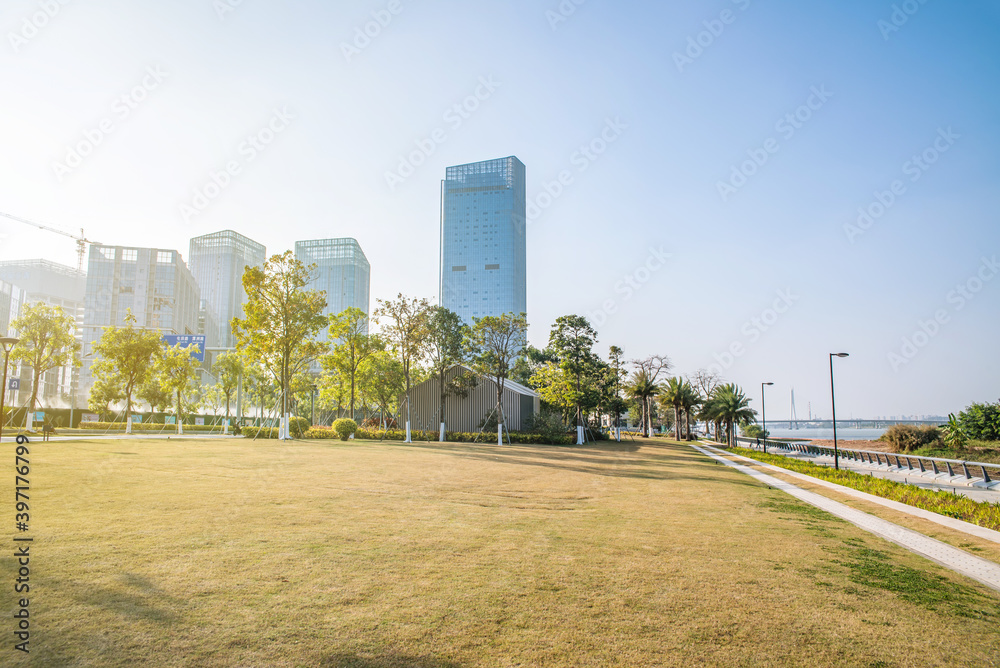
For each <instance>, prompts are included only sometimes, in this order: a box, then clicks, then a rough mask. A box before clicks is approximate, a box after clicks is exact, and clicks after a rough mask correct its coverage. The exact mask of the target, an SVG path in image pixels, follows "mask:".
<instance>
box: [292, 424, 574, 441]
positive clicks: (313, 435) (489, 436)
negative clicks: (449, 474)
mask: <svg viewBox="0 0 1000 668" xmlns="http://www.w3.org/2000/svg"><path fill="white" fill-rule="evenodd" d="M506 436H510V442H511V443H514V444H518V445H573V444H574V443H575V442H576V437H575V436H573V435H571V434H565V435H563V436H561V437H559V436H557V437H551V436H544V435H542V434H531V433H525V432H516V431H509V432H506V433H505V438H504V441H506V440H507V439H506ZM410 437H411V438H412V439H413V440H414V441H428V442H437V440H438V437H439V434H438V432H437V431H430V430H426V431H419V430H413V429H411V430H410ZM305 438H307V439H316V440H327V439H337V438H340V437H339V436H338V435H337V432H336V431H334V430H333V429H332V428H330V427H313V428H312V429H310V430H309V431H307V432H306V434H305ZM354 438H358V439H364V440H369V441H378V440H388V441H402V440H405V439H406V432H405V431H403V430H401V429H389V430H388V431H378V430H374V429H361V428H359V429H358V430H357V431H356V432H355V433H354ZM444 438H445V441H447V442H449V443H484V444H487V443H496V442H497V440H496V439H497V435H496V432H483V433H482V434H475V433H470V432H459V431H446V432H445V433H444Z"/></svg>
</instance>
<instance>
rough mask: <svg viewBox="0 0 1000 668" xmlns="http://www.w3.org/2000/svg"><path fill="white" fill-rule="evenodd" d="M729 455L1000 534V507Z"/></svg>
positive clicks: (796, 463) (788, 462) (782, 460)
mask: <svg viewBox="0 0 1000 668" xmlns="http://www.w3.org/2000/svg"><path fill="white" fill-rule="evenodd" d="M728 451H729V452H733V453H735V454H739V455H743V456H744V457H749V458H751V459H756V460H757V461H759V462H765V463H767V464H773V465H775V466H780V467H781V468H784V469H788V470H790V471H795V472H797V473H805V474H806V475H809V476H812V477H814V478H819V479H820V480H828V481H830V482H833V483H837V484H838V485H843V486H845V487H850V488H852V489H856V490H859V491H862V492H867V493H869V494H874V495H875V496H881V497H882V498H884V499H891V500H893V501H899V502H900V503H905V504H907V505H910V506H914V507H916V508H923V509H924V510H930V511H931V512H935V513H938V514H940V515H946V516H948V517H955V518H957V519H960V520H964V521H966V522H971V523H972V524H978V525H979V526H981V527H986V528H988V529H995V530H998V531H1000V503H989V502H985V501H983V502H979V501H973V500H972V499H970V498H968V497H967V496H961V495H960V494H953V493H952V492H945V491H935V490H930V489H923V488H921V487H916V486H914V485H907V484H906V483H902V482H895V481H893V480H886V479H884V478H876V477H875V476H867V475H862V474H860V473H855V472H854V471H847V470H845V469H840V470H839V471H838V470H836V469H832V468H828V467H826V466H820V465H818V464H813V463H812V462H806V461H802V460H800V459H792V458H790V457H783V456H781V455H772V454H770V453H768V454H766V455H765V454H763V453H761V452H758V451H757V450H747V449H745V448H729V449H728Z"/></svg>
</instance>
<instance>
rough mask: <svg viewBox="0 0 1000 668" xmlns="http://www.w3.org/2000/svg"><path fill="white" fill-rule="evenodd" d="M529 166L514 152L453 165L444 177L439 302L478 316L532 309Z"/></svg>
mask: <svg viewBox="0 0 1000 668" xmlns="http://www.w3.org/2000/svg"><path fill="white" fill-rule="evenodd" d="M524 222H525V170H524V164H523V163H522V162H521V161H520V160H518V159H517V158H515V157H513V156H511V157H508V158H500V159H497V160H487V161H485V162H474V163H471V164H468V165H458V166H456V167H449V168H448V169H447V171H446V172H445V180H444V181H442V183H441V280H440V287H439V290H440V293H439V294H440V303H441V305H442V306H444V307H446V308H449V309H451V310H452V311H454V312H455V313H457V314H459V315H460V316H461V317H462V319H463V320H464V321H465V322H466V323H469V324H472V319H473V318H481V317H483V316H487V315H494V316H498V315H503V314H504V313H518V314H519V313H524V312H525V311H526V310H527V270H526V264H527V247H526V244H525V229H524Z"/></svg>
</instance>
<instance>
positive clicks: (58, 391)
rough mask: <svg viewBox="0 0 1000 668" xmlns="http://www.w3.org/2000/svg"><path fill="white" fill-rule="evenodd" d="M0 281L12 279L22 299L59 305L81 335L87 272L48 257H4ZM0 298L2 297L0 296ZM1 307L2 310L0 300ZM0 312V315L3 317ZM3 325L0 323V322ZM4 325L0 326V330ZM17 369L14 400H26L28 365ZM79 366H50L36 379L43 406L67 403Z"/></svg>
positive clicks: (73, 393) (74, 390)
mask: <svg viewBox="0 0 1000 668" xmlns="http://www.w3.org/2000/svg"><path fill="white" fill-rule="evenodd" d="M0 281H3V282H6V283H12V284H14V285H16V286H18V287H19V288H21V289H22V290H23V303H24V304H34V303H39V302H41V303H44V304H49V305H51V306H61V307H62V309H63V311H65V312H66V313H67V314H68V315H69V316H70V317H72V318H73V319H74V320H75V321H76V329H75V335H76V337H77V339H79V338H80V337H81V334H82V326H83V294H84V290H85V289H86V286H87V274H85V273H84V272H82V271H80V270H78V269H75V268H73V267H67V266H65V265H62V264H57V263H55V262H50V261H49V260H6V261H3V262H0ZM0 300H2V298H0ZM0 310H3V306H2V304H0ZM2 317H3V316H2V314H0V319H2ZM0 325H2V323H0ZM6 329H7V327H4V326H0V331H5V330H6ZM22 367H23V368H21V369H20V370H19V371H18V374H19V376H20V380H21V384H20V385H21V390H20V391H19V392H17V393H15V395H14V397H13V401H14V402H15V403H16V404H22V403H26V401H27V397H29V396H30V393H31V389H32V388H31V383H30V380H31V376H32V374H31V369H30V367H29V366H27V365H22ZM79 379H80V370H79V367H75V366H73V365H72V364H70V365H67V366H65V367H60V368H58V369H50V370H49V371H47V372H46V373H44V374H43V375H42V377H41V378H40V379H39V388H38V398H39V400H40V401H41V402H42V404H43V405H45V406H66V405H69V404H70V403H71V401H72V397H73V396H75V394H76V390H77V387H78V385H79Z"/></svg>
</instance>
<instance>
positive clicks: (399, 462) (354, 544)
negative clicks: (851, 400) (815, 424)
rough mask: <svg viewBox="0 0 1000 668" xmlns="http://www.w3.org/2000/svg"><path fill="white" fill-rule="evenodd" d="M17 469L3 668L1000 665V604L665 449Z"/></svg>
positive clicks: (189, 458) (395, 448)
mask: <svg viewBox="0 0 1000 668" xmlns="http://www.w3.org/2000/svg"><path fill="white" fill-rule="evenodd" d="M31 450H32V453H31V462H32V464H31V484H32V492H31V529H32V530H31V535H32V536H34V539H35V542H34V543H33V544H32V547H31V551H32V552H31V592H30V599H31V603H30V611H31V641H30V647H31V655H30V662H29V660H28V658H27V657H25V656H23V655H21V653H20V652H16V651H14V650H13V649H12V647H13V642H14V641H13V640H11V638H13V634H12V631H13V630H14V624H13V621H14V620H13V618H12V617H11V616H10V612H13V610H14V609H15V608H14V606H15V600H16V599H15V594H14V593H13V592H12V591H11V589H12V586H13V581H14V579H15V577H16V575H15V570H16V565H15V560H14V559H13V558H12V556H11V555H12V554H13V551H14V550H13V548H10V549H7V550H4V552H3V555H4V556H3V558H2V560H0V571H2V572H0V578H2V583H9V584H0V587H2V589H3V591H6V592H8V593H7V594H6V598H5V600H4V601H3V609H4V610H8V611H10V612H8V613H5V614H4V615H2V618H3V619H6V620H7V621H6V622H2V621H0V634H2V636H0V637H3V638H6V639H7V640H6V643H5V644H4V645H3V646H0V665H5V666H6V665H29V663H30V665H45V666H61V665H74V666H134V665H136V664H142V665H148V666H159V665H170V666H173V665H176V666H360V667H366V668H367V667H373V666H421V667H429V666H615V665H620V666H644V665H705V664H710V665H747V666H759V665H809V666H814V665H851V666H906V665H995V662H996V660H997V659H996V657H997V656H998V655H1000V631H998V629H1000V596H998V595H997V594H995V593H994V592H991V591H990V590H988V589H985V588H982V587H980V586H979V585H977V584H976V583H974V582H972V581H970V580H966V579H964V578H962V577H960V576H957V575H954V574H952V573H951V572H950V571H948V570H946V569H944V568H942V567H939V566H937V565H936V564H933V563H931V562H929V561H926V560H923V559H921V558H919V557H917V556H915V555H912V554H910V553H909V552H906V551H905V550H903V549H901V548H899V547H896V546H895V545H893V544H891V543H887V542H884V541H881V540H879V539H877V538H874V537H872V536H870V535H869V534H866V533H864V532H863V531H861V530H860V529H857V528H855V527H854V526H853V525H850V524H848V523H846V522H843V521H840V520H838V519H836V518H833V517H832V516H830V515H827V514H825V513H822V512H820V511H818V510H815V509H813V508H812V507H810V506H807V505H805V504H802V503H800V502H799V501H797V500H795V499H793V498H791V497H789V496H787V495H784V494H782V493H780V492H778V491H775V490H772V489H770V488H768V487H767V486H765V485H762V484H760V483H757V482H756V481H754V480H752V479H750V478H748V477H746V476H744V475H742V474H740V473H739V472H737V471H734V470H732V469H730V468H728V467H724V466H722V465H720V464H717V463H715V462H713V461H711V460H709V459H707V458H705V457H703V456H702V455H700V454H698V453H696V452H695V451H693V450H692V449H690V448H689V447H687V446H683V445H680V444H673V443H670V442H667V441H664V440H662V439H657V440H655V441H653V440H640V441H637V442H636V443H632V442H629V443H627V444H622V445H620V446H619V445H616V444H602V445H599V446H588V447H582V448H569V447H546V446H508V447H503V448H498V447H496V446H488V445H478V446H475V445H463V444H444V445H439V444H436V443H420V444H414V445H403V444H399V443H396V444H379V443H369V442H351V443H350V444H342V443H340V442H335V441H320V442H316V441H308V442H296V443H293V444H279V443H276V442H274V441H270V442H260V441H258V442H257V443H256V444H251V443H248V442H246V441H240V440H233V441H183V440H171V441H158V440H134V441H133V440H128V441H125V440H119V441H111V440H109V441H81V442H55V443H47V444H42V443H38V444H36V443H32V445H31ZM5 452H6V453H7V454H6V455H5V456H9V457H10V460H11V461H10V464H11V466H12V465H13V459H14V455H13V447H9V448H8V447H5ZM8 484H10V485H11V486H13V475H12V476H11V480H10V481H9V483H8ZM8 494H9V496H8V498H9V499H10V498H12V496H13V490H11V491H10V492H8ZM7 507H8V512H9V513H10V520H11V522H13V513H14V509H13V503H12V502H11V501H8V502H7ZM8 535H9V539H10V538H13V537H14V536H13V535H12V533H9V534H8ZM9 539H8V540H9ZM8 545H13V543H12V542H8ZM3 624H7V625H8V626H7V628H4V627H3Z"/></svg>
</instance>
